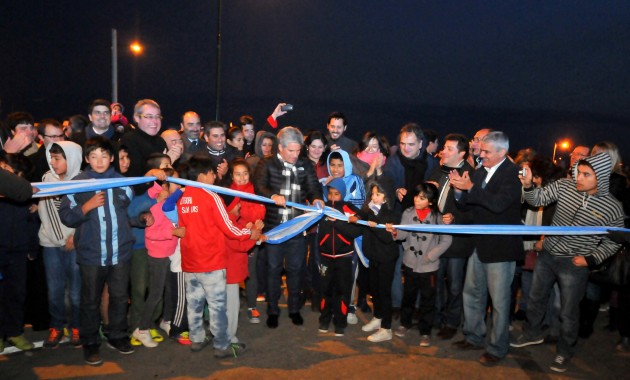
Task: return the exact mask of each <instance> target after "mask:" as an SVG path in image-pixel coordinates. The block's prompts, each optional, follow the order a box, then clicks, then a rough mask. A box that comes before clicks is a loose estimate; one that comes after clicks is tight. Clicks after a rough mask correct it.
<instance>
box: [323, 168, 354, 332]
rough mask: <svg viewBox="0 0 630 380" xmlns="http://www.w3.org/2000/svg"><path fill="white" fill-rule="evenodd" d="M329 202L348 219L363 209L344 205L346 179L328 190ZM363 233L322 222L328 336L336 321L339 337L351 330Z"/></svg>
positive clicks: (330, 221) (335, 181)
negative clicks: (352, 298) (358, 242)
mask: <svg viewBox="0 0 630 380" xmlns="http://www.w3.org/2000/svg"><path fill="white" fill-rule="evenodd" d="M326 189H327V192H328V194H327V195H326V197H327V198H328V201H327V202H326V206H329V207H332V208H334V209H336V210H337V211H340V212H342V213H344V214H346V215H347V216H351V215H355V214H356V213H357V212H359V209H358V208H356V207H355V206H353V205H352V203H350V202H346V201H344V198H345V196H346V185H345V183H344V181H343V179H342V178H335V179H333V180H332V181H330V183H329V184H328V185H327V187H326ZM361 233H362V228H361V227H360V226H358V225H356V224H350V223H346V222H345V221H341V220H336V219H334V218H331V217H326V218H324V219H322V220H321V221H320V222H319V231H318V240H319V250H320V255H321V259H320V260H321V261H320V266H319V269H320V275H321V295H322V300H321V304H320V307H321V311H322V312H321V315H320V317H319V332H321V333H326V332H328V325H330V322H331V320H332V322H333V324H334V325H335V336H343V334H344V330H345V328H346V326H348V321H347V317H348V310H349V306H350V294H351V292H352V284H353V282H354V275H353V271H352V258H353V255H354V244H353V241H354V239H355V238H357V237H358V236H359V235H361Z"/></svg>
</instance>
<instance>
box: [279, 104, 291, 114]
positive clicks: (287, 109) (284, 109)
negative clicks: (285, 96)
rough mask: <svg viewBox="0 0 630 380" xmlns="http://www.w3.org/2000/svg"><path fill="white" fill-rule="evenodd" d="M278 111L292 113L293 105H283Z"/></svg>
mask: <svg viewBox="0 0 630 380" xmlns="http://www.w3.org/2000/svg"><path fill="white" fill-rule="evenodd" d="M280 111H285V112H288V111H293V104H285V105H283V106H282V107H280Z"/></svg>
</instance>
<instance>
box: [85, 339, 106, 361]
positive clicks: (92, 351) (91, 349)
mask: <svg viewBox="0 0 630 380" xmlns="http://www.w3.org/2000/svg"><path fill="white" fill-rule="evenodd" d="M83 359H84V360H85V363H86V364H89V365H100V364H102V363H103V360H102V359H101V356H100V355H99V349H98V346H97V345H92V344H91V345H87V346H85V347H83Z"/></svg>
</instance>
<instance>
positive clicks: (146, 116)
mask: <svg viewBox="0 0 630 380" xmlns="http://www.w3.org/2000/svg"><path fill="white" fill-rule="evenodd" d="M138 116H139V117H141V118H143V119H149V120H162V115H143V114H140V115H138Z"/></svg>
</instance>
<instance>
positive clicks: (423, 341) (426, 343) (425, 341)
mask: <svg viewBox="0 0 630 380" xmlns="http://www.w3.org/2000/svg"><path fill="white" fill-rule="evenodd" d="M430 346H431V336H430V335H420V347H430Z"/></svg>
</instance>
